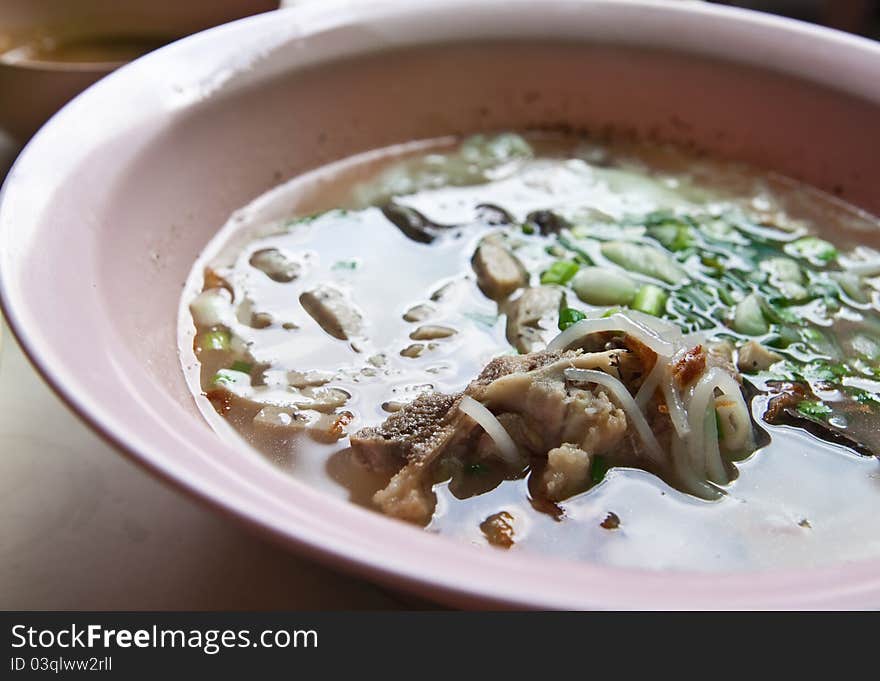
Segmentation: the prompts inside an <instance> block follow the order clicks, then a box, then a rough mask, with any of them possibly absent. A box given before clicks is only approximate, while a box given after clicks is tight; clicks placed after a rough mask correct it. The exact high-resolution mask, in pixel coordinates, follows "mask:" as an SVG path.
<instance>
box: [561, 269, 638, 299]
mask: <svg viewBox="0 0 880 681" xmlns="http://www.w3.org/2000/svg"><path fill="white" fill-rule="evenodd" d="M571 287H572V288H573V289H574V292H575V293H576V294H577V297H578V298H580V299H581V300H583V301H584V302H585V303H589V304H590V305H629V304H630V303H631V302H632V300H633V298H634V297H635V295H636V290H637V288H638V286H637V284H636V282H635V281H633V280H632V278H630V277H629V276H628V275H626V274H624V273H623V272H617V271H615V270H612V269H608V268H604V267H584V268H582V269H581V270H580V272H578V273H577V274H576V275H575V277H574V279H573V280H572V282H571Z"/></svg>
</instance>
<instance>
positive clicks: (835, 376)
mask: <svg viewBox="0 0 880 681" xmlns="http://www.w3.org/2000/svg"><path fill="white" fill-rule="evenodd" d="M802 372H803V375H804V376H806V377H807V378H809V379H810V380H813V381H822V382H824V383H836V382H837V381H839V380H840V379H841V378H845V377H846V376H849V375H850V373H851V370H850V368H849V367H848V366H847V365H846V364H844V363H842V362H841V363H837V364H835V363H832V362H827V361H824V360H816V361H815V362H810V363H809V364H806V365H804V367H803V369H802Z"/></svg>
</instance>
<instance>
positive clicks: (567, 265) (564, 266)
mask: <svg viewBox="0 0 880 681" xmlns="http://www.w3.org/2000/svg"><path fill="white" fill-rule="evenodd" d="M579 267H580V265H578V264H577V263H576V262H571V261H567V260H557V261H556V262H555V263H553V264H552V265H550V267H549V268H548V269H547V270H545V271H544V272H543V273H542V274H541V283H542V284H567V283H568V282H569V281H570V280H571V278H572V277H573V276H574V275H575V274H577V271H578V268H579Z"/></svg>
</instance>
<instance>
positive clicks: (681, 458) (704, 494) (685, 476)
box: [672, 438, 721, 500]
mask: <svg viewBox="0 0 880 681" xmlns="http://www.w3.org/2000/svg"><path fill="white" fill-rule="evenodd" d="M672 465H673V468H674V469H675V474H676V477H677V478H678V482H679V484H680V485H681V487H682V489H683V490H684V491H685V492H688V493H690V494H693V495H695V496H698V497H700V498H701V499H710V500H711V499H717V498H719V497H720V496H721V490H719V489H718V488H717V487H715V486H714V485H712V484H711V483H709V482H706V480H705V479H704V478H703V477H702V474H700V475H698V474H697V473H696V472H695V471H694V469H693V466H691V465H690V452H689V451H688V441H687V440H679V439H677V438H673V440H672Z"/></svg>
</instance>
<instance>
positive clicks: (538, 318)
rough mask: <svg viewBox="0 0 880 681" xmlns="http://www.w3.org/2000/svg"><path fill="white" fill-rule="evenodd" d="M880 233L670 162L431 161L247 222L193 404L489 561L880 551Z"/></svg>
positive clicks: (266, 207) (400, 160)
mask: <svg viewBox="0 0 880 681" xmlns="http://www.w3.org/2000/svg"><path fill="white" fill-rule="evenodd" d="M876 229H877V225H876V222H875V220H874V219H873V218H872V217H870V216H868V215H865V214H863V213H860V212H859V211H857V210H855V209H854V208H852V207H850V206H848V205H845V204H842V203H841V202H839V201H837V200H835V199H832V198H830V197H828V196H826V195H824V194H821V193H819V192H817V191H816V190H813V189H811V188H809V187H805V186H800V185H797V184H795V183H793V182H791V181H789V180H787V179H785V178H781V177H776V176H772V175H766V174H760V173H756V172H754V171H752V170H750V169H747V168H744V167H742V166H738V165H733V164H724V163H719V162H713V161H709V160H706V159H702V158H700V159H698V158H694V157H689V156H686V155H684V154H683V153H681V152H679V151H676V150H673V149H668V148H662V147H641V146H637V145H634V144H632V143H626V144H623V143H614V144H605V145H600V144H595V143H591V142H588V141H586V140H582V139H574V138H569V137H563V136H555V135H540V136H527V137H526V138H524V137H522V136H519V135H514V134H510V133H504V134H499V135H493V136H483V135H480V136H475V137H472V138H469V139H467V140H465V141H463V142H460V141H458V140H452V139H442V140H436V141H431V142H424V143H415V144H411V145H406V146H402V147H398V148H393V149H389V150H386V151H383V152H376V153H372V154H368V155H364V156H361V157H356V158H353V159H351V160H349V161H346V162H344V163H340V164H335V165H333V166H331V167H328V168H324V169H321V170H319V171H316V172H313V173H311V174H309V175H306V176H303V177H300V178H296V179H294V180H292V181H291V182H290V183H288V184H286V185H283V186H281V187H279V188H277V189H275V190H273V191H272V192H270V193H269V194H267V195H266V196H264V197H262V198H261V199H259V200H257V201H256V202H254V203H253V204H251V205H250V206H248V207H246V208H244V209H242V210H241V211H240V212H239V213H237V214H236V215H235V216H233V218H232V219H231V220H230V222H229V223H228V224H227V225H226V227H225V228H224V229H223V230H222V231H221V232H220V234H218V236H217V237H216V239H215V240H214V242H212V244H211V245H210V246H209V248H208V249H207V251H206V252H205V254H204V255H203V257H202V259H201V260H200V261H199V262H198V263H196V266H195V268H194V270H193V273H192V276H191V277H190V282H189V285H188V288H187V292H186V293H185V295H184V300H183V304H184V312H183V313H182V315H181V320H182V321H181V329H180V332H181V337H182V344H183V345H192V347H193V348H194V350H195V354H196V357H197V359H198V363H197V365H195V368H194V369H193V371H191V373H190V375H189V376H188V379H189V381H190V385H191V386H192V388H193V389H194V392H195V393H196V394H197V400H198V401H199V404H200V406H201V407H202V409H203V411H204V413H205V414H206V416H207V417H208V418H209V420H210V421H211V422H212V424H214V425H215V427H216V428H217V429H218V431H219V432H220V433H222V434H224V435H225V436H227V437H232V434H231V433H230V432H229V429H228V428H226V423H228V424H231V425H232V426H233V428H234V429H235V430H237V431H238V432H239V433H240V434H241V435H242V436H243V437H244V439H245V440H246V441H247V442H248V443H250V445H252V446H253V447H255V448H257V449H258V450H260V451H261V452H263V453H264V454H265V455H267V456H269V457H270V458H271V459H272V460H274V461H276V462H277V463H278V464H279V465H281V466H283V467H285V468H287V469H289V470H290V472H291V474H293V475H296V476H297V477H299V478H301V479H303V480H305V481H308V482H309V483H310V484H313V485H315V486H317V487H320V488H322V489H324V490H326V491H327V492H328V493H332V494H335V495H337V496H342V497H347V498H350V499H352V500H353V501H355V502H357V503H360V504H364V505H366V506H368V507H372V508H377V509H379V510H381V511H383V512H385V513H387V514H388V515H391V516H395V517H399V518H402V519H404V520H409V521H412V522H416V523H418V524H422V525H425V526H426V528H427V529H428V530H429V531H433V532H438V533H442V534H448V535H452V536H457V537H460V538H462V539H465V540H467V541H471V542H473V543H476V544H479V545H486V544H494V545H496V546H499V547H503V548H508V549H509V550H539V551H542V552H545V553H549V554H558V555H562V556H569V557H575V558H581V559H588V560H594V561H599V562H606V563H610V564H615V565H630V566H650V567H672V568H682V569H684V568H700V569H729V568H740V569H748V568H759V567H767V566H776V565H783V564H795V563H803V562H804V561H806V562H810V563H821V562H824V561H829V560H832V559H833V560H835V561H837V560H840V559H856V558H860V557H864V556H867V555H875V554H876V553H877V552H878V551H880V538H877V536H876V532H875V531H874V528H873V521H872V518H873V516H874V514H875V513H876V512H877V511H878V510H880V467H878V465H877V460H876V457H875V456H874V455H875V454H876V453H877V452H878V451H880V434H878V430H877V426H876V414H877V411H878V408H880V395H878V393H880V380H878V379H880V364H878V362H880V316H878V313H877V306H878V297H880V294H878V289H880V253H878V252H877V251H875V250H873V249H871V248H869V247H868V246H866V245H864V244H865V242H866V240H868V239H876V238H877V237H876V233H875V232H876ZM826 239H832V240H833V243H832V242H831V241H828V240H826ZM860 244H862V245H860ZM193 322H194V323H195V324H194V325H195V330H193ZM478 377H479V378H478ZM462 391H464V393H462ZM202 395H204V396H205V397H202ZM205 398H207V399H205ZM224 420H225V423H224Z"/></svg>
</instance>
